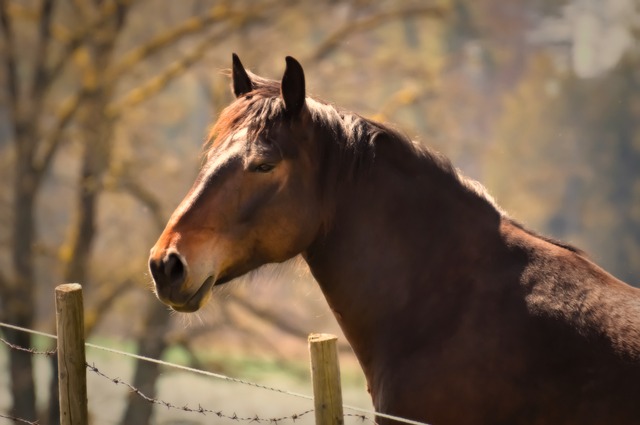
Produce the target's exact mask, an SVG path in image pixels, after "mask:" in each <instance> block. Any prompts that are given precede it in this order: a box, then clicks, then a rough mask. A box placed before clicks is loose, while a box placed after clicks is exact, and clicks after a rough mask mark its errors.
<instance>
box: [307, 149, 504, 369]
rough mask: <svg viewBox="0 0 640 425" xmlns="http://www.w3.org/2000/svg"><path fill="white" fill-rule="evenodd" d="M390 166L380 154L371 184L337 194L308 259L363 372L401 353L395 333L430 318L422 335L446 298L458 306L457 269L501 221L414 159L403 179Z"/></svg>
mask: <svg viewBox="0 0 640 425" xmlns="http://www.w3.org/2000/svg"><path fill="white" fill-rule="evenodd" d="M382 153H383V152H382ZM407 155H409V154H408V153H407ZM397 159H398V158H393V159H385V158H384V155H380V153H379V154H378V155H377V157H376V163H375V165H374V166H373V169H372V170H371V171H370V172H369V174H368V175H366V176H363V177H362V179H361V180H360V181H359V182H357V183H355V184H354V186H353V187H352V188H349V187H347V186H346V185H343V186H342V189H339V190H338V199H337V200H336V205H335V212H334V216H333V219H332V221H331V223H332V224H331V227H330V228H329V229H328V230H327V232H326V234H324V235H323V236H322V237H320V238H319V239H318V240H317V241H316V242H315V243H314V244H313V245H312V246H311V247H310V248H309V250H308V251H307V252H306V253H305V258H306V260H307V262H308V263H309V266H310V268H311V271H312V273H313V274H314V276H315V278H316V280H317V281H318V282H319V284H320V286H321V288H322V290H323V292H324V294H325V296H326V298H327V301H328V303H329V305H330V306H331V308H332V310H333V311H334V313H335V315H336V318H337V319H338V321H339V323H340V325H341V327H342V329H343V331H344V332H345V335H346V336H347V338H348V339H349V341H350V343H351V345H352V346H353V348H354V350H355V351H356V354H357V355H358V357H359V359H360V362H361V363H362V365H363V367H364V369H365V372H366V371H367V369H370V370H371V369H373V367H368V365H369V363H371V362H372V361H373V357H374V356H376V355H378V353H380V350H383V351H386V353H387V354H388V352H389V350H390V349H393V348H392V347H396V348H397V349H398V350H400V349H402V347H400V346H398V345H397V344H396V343H397V341H394V339H396V338H397V335H398V329H401V328H402V327H411V326H414V327H415V324H416V323H415V321H421V322H423V321H424V322H429V321H431V320H428V319H429V318H433V324H429V323H421V324H420V327H421V328H422V329H423V330H425V332H429V328H431V327H433V326H434V324H435V325H436V326H439V325H437V323H438V322H440V323H441V321H440V320H438V317H439V315H440V314H443V315H444V314H450V312H444V311H442V309H443V306H442V305H443V303H444V301H445V300H443V297H451V298H452V299H453V298H456V297H457V298H458V299H459V301H460V302H462V299H460V297H461V296H463V295H462V292H464V291H465V290H466V288H464V287H463V286H462V285H460V284H459V283H460V282H462V281H464V280H465V277H464V276H461V275H459V274H458V272H459V271H460V266H459V265H460V264H468V263H470V262H473V261H475V257H479V256H481V255H482V254H483V253H482V252H480V251H479V250H478V246H482V247H483V248H481V249H486V248H487V247H488V244H487V234H489V233H492V232H493V233H495V232H497V226H498V221H499V214H498V213H497V212H495V210H493V211H492V210H491V208H489V207H488V205H487V203H486V201H485V200H480V199H473V196H474V195H472V194H470V193H469V191H468V190H465V189H464V188H463V187H461V184H460V182H456V180H455V177H454V176H446V175H444V176H443V175H441V174H442V173H445V171H444V170H442V169H430V168H429V167H430V165H429V164H423V165H425V166H424V167H423V168H420V164H419V162H420V158H414V157H409V158H406V159H407V161H412V162H411V163H408V164H407V168H408V169H410V170H412V171H411V172H406V171H405V170H403V169H400V168H398V167H397V166H396V165H394V164H397ZM422 160H424V159H422ZM416 162H417V163H416ZM413 170H418V172H416V173H414V172H413ZM443 182H448V183H452V182H453V183H454V184H453V186H452V187H450V188H444V187H442V186H443ZM456 184H457V185H458V186H456ZM447 186H448V184H447ZM463 238H464V242H463ZM474 239H475V240H477V241H478V244H476V243H474V242H475V241H474ZM483 243H484V245H483ZM435 293H437V295H438V296H436V297H434V296H431V295H433V294H435ZM439 303H440V304H439ZM445 304H446V303H445ZM447 308H449V307H447ZM427 310H428V312H427ZM428 315H431V316H428ZM440 326H441V325H440ZM394 335H395V336H394ZM410 343H411V342H410V341H409V344H410ZM407 349H410V348H407ZM376 361H379V359H376Z"/></svg>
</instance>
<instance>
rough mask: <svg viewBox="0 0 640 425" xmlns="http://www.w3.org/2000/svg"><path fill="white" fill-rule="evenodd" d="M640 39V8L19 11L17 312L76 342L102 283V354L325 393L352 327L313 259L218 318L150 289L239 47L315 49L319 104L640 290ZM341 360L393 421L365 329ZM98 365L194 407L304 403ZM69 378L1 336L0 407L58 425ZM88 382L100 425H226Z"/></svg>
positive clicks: (6, 256) (104, 6)
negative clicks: (151, 270) (66, 326)
mask: <svg viewBox="0 0 640 425" xmlns="http://www.w3.org/2000/svg"><path fill="white" fill-rule="evenodd" d="M639 41H640V1H639V0H566V1H559V0H511V1H508V2H505V1H501V0H473V1H471V0H442V1H432V2H427V1H412V0H393V1H391V0H382V1H371V0H353V1H338V0H333V1H330V0H326V1H322V0H314V1H311V0H308V1H306V0H301V1H289V0H271V1H249V0H235V1H230V0H218V1H214V0H182V1H171V0H0V48H1V50H0V321H2V322H5V323H10V324H14V325H18V326H23V327H27V328H30V329H37V330H40V331H44V332H48V333H55V320H54V317H55V311H54V303H53V289H54V287H55V286H56V285H57V284H60V283H63V282H79V283H81V284H82V285H83V287H84V297H85V310H86V318H85V321H86V328H87V329H86V330H87V336H88V338H89V339H90V340H91V341H94V342H98V343H100V344H102V345H107V346H110V347H115V348H120V349H124V350H127V351H132V352H138V353H140V354H143V355H146V356H149V357H153V358H159V359H167V360H171V361H177V362H180V363H182V364H186V365H191V366H195V367H198V368H202V369H207V370H213V371H218V372H222V373H225V374H230V375H232V376H237V377H241V378H246V379H250V380H254V381H258V382H262V383H267V384H269V385H275V386H284V387H286V388H288V389H291V390H298V391H300V392H303V393H307V394H309V393H310V392H311V389H310V387H309V384H308V366H307V343H306V336H307V334H308V333H309V332H320V331H325V332H333V333H339V329H338V327H337V325H336V323H335V321H334V319H333V317H332V315H331V313H330V311H329V310H328V308H327V307H326V304H325V301H324V299H323V297H322V294H321V293H320V292H319V290H318V289H317V287H316V285H315V284H314V282H313V280H312V279H311V278H310V276H309V274H308V271H307V270H306V269H305V266H304V264H303V263H302V262H301V261H294V262H293V264H290V265H288V266H287V267H275V268H274V267H270V268H269V269H268V270H266V271H265V272H261V273H256V274H253V275H252V276H250V277H249V278H245V279H242V282H241V283H239V284H232V285H227V286H225V287H224V288H221V289H219V290H217V291H218V292H217V294H216V296H215V300H214V301H212V302H211V303H210V305H209V306H208V307H207V308H206V309H205V310H204V311H202V312H199V313H197V314H196V315H176V314H173V315H172V314H170V313H169V311H167V309H166V308H165V307H164V306H163V305H162V304H161V303H160V302H159V301H157V300H156V299H155V297H154V296H153V295H152V293H151V291H150V288H151V279H150V277H149V275H148V274H147V271H146V262H147V256H148V251H149V249H150V247H151V246H152V245H153V243H154V242H155V240H156V238H157V237H158V235H159V234H160V232H161V230H162V228H163V227H164V224H165V222H166V219H167V218H168V216H169V215H170V213H171V212H172V211H173V209H174V208H175V206H176V205H177V204H178V202H179V201H180V200H181V199H182V197H183V196H184V194H185V193H186V191H187V190H188V188H189V187H190V185H191V183H192V181H193V179H194V177H195V176H196V174H197V171H198V167H199V165H200V161H201V159H200V149H201V146H202V142H203V141H204V137H205V135H206V133H207V128H208V127H209V126H210V125H211V123H212V122H213V121H214V120H215V118H216V116H217V115H218V114H219V112H220V111H221V109H222V108H224V107H225V105H227V104H228V103H229V102H230V101H231V100H232V97H231V94H230V90H229V80H228V78H227V77H226V76H225V75H223V73H222V71H223V70H224V69H227V68H229V67H230V65H231V53H232V52H237V53H238V54H239V56H240V58H241V59H242V61H243V63H244V64H245V66H246V67H247V68H249V69H251V70H252V71H254V72H256V73H258V74H260V75H263V76H266V77H270V78H274V79H278V80H279V79H280V78H281V75H282V72H283V70H284V57H285V56H286V55H292V56H294V57H296V58H297V59H298V60H299V61H300V62H301V63H302V64H303V66H304V68H305V72H306V77H307V87H308V91H309V93H310V94H311V95H313V96H317V97H319V98H322V99H324V100H328V101H331V102H332V103H335V104H337V105H340V106H342V107H344V108H346V109H350V110H353V111H356V112H359V113H360V114H362V115H364V116H367V117H370V118H374V119H377V120H381V121H384V122H388V123H393V124H394V125H395V126H396V127H397V128H399V129H402V130H403V131H404V132H405V133H407V134H408V135H409V136H411V137H412V138H414V139H417V140H419V141H421V142H422V143H424V144H426V145H428V146H430V147H431V148H433V149H435V150H438V151H440V152H442V153H444V154H446V155H447V156H449V157H450V158H451V159H452V161H453V162H454V164H455V165H456V166H458V167H459V168H460V169H461V170H462V172H463V173H464V174H466V175H468V176H470V177H472V178H474V179H477V180H479V181H481V182H482V183H483V184H485V185H486V186H487V188H488V189H489V192H490V193H492V194H493V195H494V196H495V197H496V199H497V201H498V203H499V204H500V205H501V206H502V207H503V208H504V209H506V210H507V211H508V212H509V213H510V214H511V215H512V216H513V217H515V218H516V219H517V220H519V221H521V222H523V223H525V224H526V225H527V226H528V227H531V228H533V229H535V230H537V231H540V232H542V233H545V234H549V235H552V236H554V237H556V238H559V239H562V240H565V241H568V242H570V243H572V244H575V245H577V246H578V247H580V248H582V249H584V250H585V251H587V253H588V254H589V255H590V256H591V257H592V258H593V259H595V261H596V262H598V263H599V264H600V265H602V266H603V267H605V268H606V269H607V270H609V271H610V272H611V273H612V274H614V275H615V276H617V277H618V278H621V279H623V280H625V281H627V282H629V283H630V284H632V285H636V286H637V285H638V284H640V260H639V259H640V42H639ZM0 333H1V334H2V335H1V336H2V337H3V338H4V339H5V340H7V341H10V342H12V343H14V344H18V345H21V346H24V347H36V348H39V349H44V350H46V349H50V348H51V347H52V346H53V343H52V342H51V341H50V340H48V339H46V338H41V337H32V336H30V335H29V334H25V333H23V332H18V331H13V330H10V329H6V328H0ZM340 351H341V353H342V369H343V375H344V376H343V381H344V385H345V390H344V391H345V401H346V402H348V403H351V404H357V405H360V406H363V407H369V408H370V402H369V401H368V395H367V393H366V390H365V384H364V379H363V378H362V376H361V374H360V372H359V368H358V366H357V362H356V361H355V360H354V358H353V355H352V353H351V351H350V349H349V347H348V345H347V343H346V341H345V340H344V338H341V349H340ZM88 356H89V358H88V360H89V362H90V363H91V361H92V357H91V356H94V357H93V358H96V357H97V358H98V359H99V361H100V362H101V363H99V364H96V366H99V367H100V368H101V370H103V368H104V372H105V373H111V374H112V375H111V376H118V377H119V378H122V379H124V380H127V381H128V382H130V383H132V384H133V385H134V386H135V387H137V388H140V389H141V390H143V391H144V392H145V393H146V394H148V395H150V396H153V397H162V398H166V399H167V401H170V402H172V403H175V404H177V405H184V404H189V405H191V406H194V407H196V408H197V406H198V404H199V403H201V404H202V406H203V407H205V408H210V409H217V408H219V409H221V410H224V411H225V412H236V411H237V412H238V415H239V416H242V415H244V416H249V417H252V416H253V415H259V416H260V417H264V418H269V417H271V418H273V417H278V416H277V415H285V416H286V415H291V414H295V413H296V412H297V411H298V410H300V409H301V410H304V406H302V405H297V404H295V403H292V402H291V400H288V399H284V400H282V399H277V400H271V399H267V398H265V396H263V395H261V394H253V393H246V392H245V391H248V390H246V389H235V387H234V388H230V387H229V385H230V384H228V383H224V382H223V383H216V382H208V381H207V382H200V381H198V380H197V379H196V378H189V377H187V376H182V375H180V376H178V375H179V374H178V373H176V372H169V371H168V370H166V369H164V368H161V367H158V366H157V365H152V364H148V363H144V362H141V363H138V362H134V361H132V360H130V359H126V358H123V357H118V356H107V355H106V354H104V353H102V354H100V353H94V352H93V351H92V350H89V351H88ZM52 364H54V362H52V361H51V360H50V359H48V358H46V357H42V356H36V355H32V354H28V353H21V352H18V351H16V350H12V349H9V348H8V346H6V345H5V344H0V414H4V415H13V416H15V417H18V418H23V419H25V420H29V421H35V420H38V421H39V422H38V423H39V424H53V423H56V418H57V414H58V413H57V410H56V403H57V401H56V399H55V396H54V397H53V401H54V402H53V403H49V400H50V398H52V397H50V394H51V393H53V394H55V385H56V384H55V381H53V380H52V379H51V376H53V375H54V373H52ZM88 373H89V375H90V376H89V378H90V382H89V385H90V388H89V401H90V411H91V415H92V417H93V423H96V424H110V423H113V424H120V423H121V424H146V423H158V424H159V423H163V424H165V423H166V424H169V423H173V424H178V423H180V424H191V423H193V424H195V423H210V422H211V419H210V418H208V419H207V418H205V417H203V416H202V415H199V414H197V413H195V414H194V413H191V414H188V413H184V414H182V415H180V414H178V413H180V412H178V413H176V412H175V411H173V410H171V409H167V408H165V407H162V406H156V407H154V406H153V405H152V404H149V403H147V402H144V401H140V399H139V398H138V397H136V396H135V394H132V393H131V391H129V390H128V389H126V388H112V387H114V386H113V385H111V383H110V382H109V381H107V380H104V379H103V380H102V381H101V380H100V378H99V377H95V376H93V375H92V374H91V373H90V372H88ZM94 381H95V382H94ZM50 388H53V390H50ZM196 397H203V398H202V399H200V398H196ZM205 403H206V404H205ZM212 405H213V406H219V407H211V406H212ZM296 409H298V410H296ZM228 414H229V415H231V414H232V413H228ZM3 421H5V422H6V423H11V421H10V420H8V419H2V418H1V417H0V423H4V422H3ZM207 421H208V422H207ZM227 422H232V421H231V420H227Z"/></svg>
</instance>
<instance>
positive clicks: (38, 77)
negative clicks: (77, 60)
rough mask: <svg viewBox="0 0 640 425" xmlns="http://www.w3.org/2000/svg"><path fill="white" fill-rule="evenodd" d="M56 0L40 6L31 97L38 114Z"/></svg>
mask: <svg viewBox="0 0 640 425" xmlns="http://www.w3.org/2000/svg"><path fill="white" fill-rule="evenodd" d="M53 5H54V0H42V3H41V6H40V22H39V23H38V44H37V47H36V55H35V58H36V62H35V66H34V71H33V85H32V87H31V99H32V102H34V105H35V107H34V108H33V111H32V113H33V114H34V116H35V115H37V114H38V113H39V110H40V106H41V105H42V100H43V99H42V94H43V90H44V88H45V86H46V79H47V78H46V75H47V70H46V66H47V56H48V54H47V53H48V47H49V41H50V40H51V17H52V15H53Z"/></svg>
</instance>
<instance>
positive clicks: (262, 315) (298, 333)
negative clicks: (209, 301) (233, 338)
mask: <svg viewBox="0 0 640 425" xmlns="http://www.w3.org/2000/svg"><path fill="white" fill-rule="evenodd" d="M229 300H230V301H232V302H234V303H236V304H238V305H239V306H241V307H242V308H244V309H245V310H247V311H249V312H250V313H251V314H253V315H254V316H256V317H258V318H259V319H262V320H264V321H266V322H269V323H271V324H273V325H275V327H277V328H278V329H280V330H281V331H283V332H285V333H288V334H289V335H293V336H295V337H298V338H303V339H304V338H307V335H308V332H306V331H305V330H304V329H300V328H298V327H296V326H295V325H293V324H291V323H289V322H288V321H286V320H284V319H283V318H282V317H280V316H278V315H277V314H274V313H273V312H272V311H270V310H267V309H264V308H260V307H258V306H256V305H254V304H252V303H250V302H249V301H247V300H246V299H245V298H243V297H239V296H238V295H236V294H233V293H231V294H230V295H229Z"/></svg>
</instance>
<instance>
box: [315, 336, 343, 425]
mask: <svg viewBox="0 0 640 425" xmlns="http://www.w3.org/2000/svg"><path fill="white" fill-rule="evenodd" d="M337 340H338V338H337V337H336V336H334V335H329V334H311V335H309V353H310V355H311V379H312V380H313V399H314V404H315V415H316V425H342V424H343V423H344V416H343V414H342V387H341V385H340V364H339V363H338V349H337V346H336V342H337Z"/></svg>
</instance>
